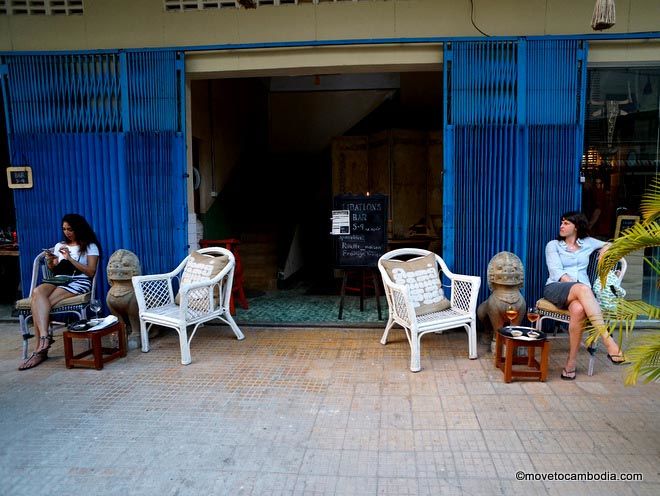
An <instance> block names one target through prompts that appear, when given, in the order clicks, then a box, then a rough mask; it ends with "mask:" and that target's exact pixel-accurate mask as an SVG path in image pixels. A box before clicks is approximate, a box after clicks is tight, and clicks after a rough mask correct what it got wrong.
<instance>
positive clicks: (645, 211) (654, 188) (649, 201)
mask: <svg viewBox="0 0 660 496" xmlns="http://www.w3.org/2000/svg"><path fill="white" fill-rule="evenodd" d="M639 210H640V212H641V213H642V218H643V219H644V223H645V224H646V223H649V222H652V221H654V220H655V219H657V218H658V217H660V178H658V176H656V177H655V178H654V179H653V181H651V184H650V185H649V186H648V189H647V190H646V192H645V193H644V196H643V197H642V202H641V204H640V207H639Z"/></svg>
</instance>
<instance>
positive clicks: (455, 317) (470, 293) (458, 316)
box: [378, 248, 481, 372]
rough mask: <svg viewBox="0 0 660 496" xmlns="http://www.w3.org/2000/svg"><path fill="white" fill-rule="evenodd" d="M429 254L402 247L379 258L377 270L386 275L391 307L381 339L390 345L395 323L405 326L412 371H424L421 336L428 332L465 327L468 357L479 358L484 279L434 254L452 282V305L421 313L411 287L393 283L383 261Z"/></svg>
mask: <svg viewBox="0 0 660 496" xmlns="http://www.w3.org/2000/svg"><path fill="white" fill-rule="evenodd" d="M430 253H431V252H429V251H427V250H422V249H419V248H401V249H398V250H393V251H390V252H388V253H386V254H385V255H383V256H382V257H381V258H380V260H378V270H380V274H381V277H382V278H383V286H384V288H385V297H386V298H387V304H388V306H389V319H388V321H387V325H386V326H385V332H384V333H383V337H382V338H381V340H380V342H381V343H382V344H387V335H388V333H389V331H390V329H391V328H392V326H394V324H399V325H400V326H401V327H403V329H404V331H405V332H406V337H407V338H408V343H409V344H410V370H411V371H412V372H418V371H419V370H421V364H420V348H421V339H422V336H424V335H425V334H428V333H429V332H435V333H441V332H443V331H446V330H448V329H455V328H457V327H463V328H464V329H465V331H466V332H467V335H468V356H469V358H471V359H475V358H477V331H476V310H477V296H478V294H479V287H480V286H481V278H480V277H478V276H466V275H460V274H454V273H453V272H451V271H450V270H449V268H448V267H447V265H446V264H445V262H444V260H442V258H440V257H439V256H438V255H435V259H436V262H437V264H438V265H439V267H438V271H439V272H440V273H441V274H442V275H444V276H445V277H447V279H449V281H451V284H450V285H449V288H450V291H451V296H450V298H449V299H450V302H451V306H450V307H449V308H448V309H446V310H442V311H439V312H433V313H429V314H426V315H420V316H418V315H416V314H415V310H414V308H413V304H412V301H411V298H410V292H409V289H408V287H407V286H405V285H400V284H395V283H394V282H392V279H391V278H390V276H389V275H388V273H387V271H386V270H385V267H384V266H383V263H382V262H383V261H384V260H391V259H397V258H402V257H403V258H404V259H405V258H410V257H411V256H412V257H421V256H425V255H428V254H430ZM441 277H442V276H441Z"/></svg>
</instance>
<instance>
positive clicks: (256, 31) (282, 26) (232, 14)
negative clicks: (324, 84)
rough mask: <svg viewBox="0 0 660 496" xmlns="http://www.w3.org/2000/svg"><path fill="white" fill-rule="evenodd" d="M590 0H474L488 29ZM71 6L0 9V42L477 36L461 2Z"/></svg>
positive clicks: (636, 18) (627, 11) (647, 24)
mask: <svg viewBox="0 0 660 496" xmlns="http://www.w3.org/2000/svg"><path fill="white" fill-rule="evenodd" d="M594 3H595V2H594V0H497V1H491V0H474V20H475V23H476V24H477V25H478V26H479V28H480V29H482V30H483V31H485V32H486V33H489V34H491V35H544V34H574V33H591V32H592V30H591V28H590V26H589V24H590V21H591V16H592V12H593V8H594ZM84 7H85V13H84V15H81V16H27V15H11V16H7V15H3V16H0V50H70V49H95V48H136V47H137V48H140V47H162V46H189V45H207V44H229V43H257V42H271V41H287V40H331V39H351V38H399V37H416V36H480V34H479V32H478V31H477V30H476V29H475V28H474V27H473V26H472V24H471V22H470V3H469V2H467V1H456V0H387V1H385V0H371V1H359V2H338V3H321V4H319V5H314V4H309V3H305V4H301V5H284V6H278V7H276V6H262V7H259V8H257V9H250V10H246V9H234V8H224V9H220V10H204V11H186V12H165V11H164V8H163V1H162V0H85V3H84ZM616 9H617V24H616V26H615V27H614V28H612V29H611V30H609V31H608V32H619V33H625V32H640V31H653V30H657V29H658V19H660V2H658V1H657V0H617V2H616Z"/></svg>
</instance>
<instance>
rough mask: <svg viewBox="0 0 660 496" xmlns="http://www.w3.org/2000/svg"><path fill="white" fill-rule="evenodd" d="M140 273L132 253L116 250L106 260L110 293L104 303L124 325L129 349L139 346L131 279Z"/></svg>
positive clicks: (136, 259) (138, 263)
mask: <svg viewBox="0 0 660 496" xmlns="http://www.w3.org/2000/svg"><path fill="white" fill-rule="evenodd" d="M141 273H142V270H141V268H140V261H139V260H138V257H137V255H135V253H133V252H132V251H129V250H124V249H121V250H117V251H116V252H114V253H113V254H112V255H111V256H110V260H108V266H107V274H108V282H109V283H110V291H108V295H107V297H106V300H105V301H106V303H107V305H108V308H109V309H110V312H111V313H112V315H115V316H116V317H117V318H118V319H119V321H120V322H123V323H124V324H126V332H127V334H128V336H129V339H128V343H129V348H131V349H135V348H137V347H139V345H140V343H139V339H140V319H139V317H138V305H137V300H136V299H135V290H134V289H133V283H132V282H131V277H133V276H139V275H140V274H141Z"/></svg>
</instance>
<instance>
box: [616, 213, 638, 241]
mask: <svg viewBox="0 0 660 496" xmlns="http://www.w3.org/2000/svg"><path fill="white" fill-rule="evenodd" d="M637 222H639V215H619V216H618V217H617V218H616V229H615V230H614V237H615V238H618V237H619V236H620V235H621V233H622V232H623V231H625V230H626V229H629V228H631V227H632V226H634V225H635V224H636V223H637Z"/></svg>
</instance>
